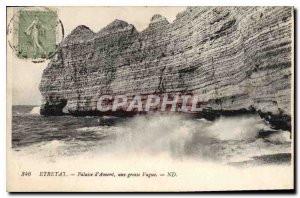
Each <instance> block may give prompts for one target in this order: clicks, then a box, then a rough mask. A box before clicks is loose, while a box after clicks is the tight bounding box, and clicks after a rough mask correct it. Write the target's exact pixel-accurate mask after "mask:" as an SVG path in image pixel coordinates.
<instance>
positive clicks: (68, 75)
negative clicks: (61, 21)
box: [40, 7, 293, 116]
mask: <svg viewBox="0 0 300 198" xmlns="http://www.w3.org/2000/svg"><path fill="white" fill-rule="evenodd" d="M292 16H293V9H292V8H291V7H190V8H188V9H187V10H186V11H184V12H182V13H179V14H178V15H177V18H176V20H175V21H174V22H173V23H169V22H168V21H167V20H166V18H164V17H163V16H160V15H154V16H153V17H152V19H151V22H150V24H149V27H148V28H146V29H145V30H144V31H142V32H138V31H137V30H136V29H135V27H134V26H133V25H130V24H128V23H126V22H124V21H121V20H115V21H113V22H112V23H111V24H109V25H108V26H106V27H105V28H103V29H102V30H101V31H99V32H98V33H94V32H92V31H91V30H90V29H89V28H88V27H86V26H78V27H77V28H75V29H74V30H73V31H72V32H71V34H70V35H69V36H67V37H66V38H65V39H64V40H63V42H62V43H61V44H60V46H59V48H58V50H57V54H56V56H55V57H54V58H53V59H52V60H51V62H50V63H49V65H48V67H47V68H46V69H45V70H44V73H43V77H42V81H41V84H40V91H41V93H42V96H43V107H42V109H43V108H45V106H51V105H54V106H55V105H56V104H61V103H62V101H63V102H65V101H67V104H66V107H65V110H67V111H68V112H70V113H74V114H76V113H80V112H90V113H93V112H95V111H96V104H97V100H98V97H99V96H100V95H103V94H126V95H136V94H153V93H177V92H180V93H192V94H193V95H196V96H198V97H199V101H201V107H202V108H203V109H204V110H207V109H211V110H215V111H239V110H241V109H256V110H257V111H260V112H262V113H268V112H270V113H271V114H272V115H275V114H285V115H288V116H290V115H291V77H292V76H291V64H292V55H291V54H292V53H291V52H292V26H293V19H292ZM95 20H96V19H95ZM48 109H51V108H48ZM46 114H49V115H51V112H48V113H46Z"/></svg>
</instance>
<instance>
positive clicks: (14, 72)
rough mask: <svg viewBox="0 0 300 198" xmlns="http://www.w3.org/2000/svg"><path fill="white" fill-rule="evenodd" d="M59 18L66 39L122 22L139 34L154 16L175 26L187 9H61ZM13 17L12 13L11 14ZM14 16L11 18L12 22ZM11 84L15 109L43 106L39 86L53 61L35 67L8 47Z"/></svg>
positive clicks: (58, 9)
mask: <svg viewBox="0 0 300 198" xmlns="http://www.w3.org/2000/svg"><path fill="white" fill-rule="evenodd" d="M56 9H57V11H58V18H59V19H60V20H61V21H62V23H63V26H64V30H65V36H66V35H68V34H69V33H70V32H71V31H72V30H73V29H74V28H76V27H77V26H78V25H85V26H87V27H89V28H90V29H91V30H93V31H94V32H98V31H99V30H100V29H102V28H103V27H105V26H106V25H108V24H109V23H111V22H112V21H113V20H115V19H120V20H123V21H126V22H128V23H130V24H133V25H134V26H135V28H136V29H137V30H138V31H142V30H144V29H145V28H147V27H148V25H149V23H150V19H151V17H152V16H153V15H154V14H161V15H162V16H164V17H166V18H167V20H168V21H169V22H170V23H172V22H173V21H174V20H175V18H176V15H177V14H178V13H179V12H182V11H184V10H185V9H186V8H185V7H58V8H56ZM8 13H9V12H8ZM10 19H11V16H9V14H8V17H7V20H8V21H9V20H10ZM7 60H8V61H7V67H8V70H7V71H8V78H9V79H8V82H11V85H12V104H13V105H40V103H41V99H42V96H41V94H40V92H39V88H38V87H39V83H40V81H41V76H42V72H43V70H44V69H45V68H46V66H47V64H48V63H49V60H47V61H45V62H43V63H33V62H32V61H31V60H29V59H20V58H18V57H17V56H16V55H15V54H14V52H13V51H12V49H11V48H10V47H9V46H8V47H7Z"/></svg>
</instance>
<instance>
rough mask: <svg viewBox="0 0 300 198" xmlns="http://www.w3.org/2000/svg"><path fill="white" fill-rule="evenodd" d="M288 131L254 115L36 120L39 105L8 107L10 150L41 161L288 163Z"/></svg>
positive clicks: (290, 151)
mask: <svg viewBox="0 0 300 198" xmlns="http://www.w3.org/2000/svg"><path fill="white" fill-rule="evenodd" d="M291 137H292V135H291V132H290V131H283V130H274V129H272V127H271V126H270V125H269V124H268V123H266V122H265V121H263V120H262V119H261V118H260V117H259V116H258V115H251V116H249V115H247V116H245V115H244V116H243V115H241V116H235V117H220V118H219V119H217V120H215V121H208V120H205V119H195V118H189V117H185V116H183V115H178V114H167V115H166V114H164V115H162V114H159V113H153V114H148V115H138V116H135V117H128V118H118V117H112V116H104V117H90V116H86V117H74V116H70V115H65V116H41V115H39V106H13V107H12V150H13V152H15V153H18V154H19V155H21V156H28V155H31V156H32V155H33V156H34V155H42V156H43V158H45V159H51V158H53V157H60V158H62V157H68V156H73V157H74V156H75V157H76V156H85V155H89V156H93V155H97V156H101V155H102V154H105V155H107V154H109V155H114V154H116V153H118V154H119V153H122V155H131V154H136V153H139V155H140V156H143V155H152V156H155V155H159V154H161V153H164V154H165V155H168V156H169V157H170V158H172V159H175V160H177V159H178V160H184V159H194V160H198V159H199V160H202V161H211V162H217V163H221V164H227V165H232V166H256V165H270V164H273V165H290V164H291V154H292V146H291V145H292V141H291Z"/></svg>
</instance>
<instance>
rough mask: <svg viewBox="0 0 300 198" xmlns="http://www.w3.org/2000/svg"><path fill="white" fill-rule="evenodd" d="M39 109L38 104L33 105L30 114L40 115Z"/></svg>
mask: <svg viewBox="0 0 300 198" xmlns="http://www.w3.org/2000/svg"><path fill="white" fill-rule="evenodd" d="M40 109H41V107H40V106H36V107H33V108H32V110H31V111H30V114H34V115H40Z"/></svg>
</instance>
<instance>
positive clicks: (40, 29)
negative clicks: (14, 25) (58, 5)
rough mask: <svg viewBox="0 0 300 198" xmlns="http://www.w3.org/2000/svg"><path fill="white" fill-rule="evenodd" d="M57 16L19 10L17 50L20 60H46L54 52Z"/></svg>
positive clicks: (51, 12) (48, 13) (50, 13)
mask: <svg viewBox="0 0 300 198" xmlns="http://www.w3.org/2000/svg"><path fill="white" fill-rule="evenodd" d="M56 21H57V14H56V12H53V11H39V10H28V11H27V10H20V21H19V49H18V56H19V57H22V58H33V59H35V58H48V57H50V56H51V55H52V54H53V53H54V51H55V43H56Z"/></svg>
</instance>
